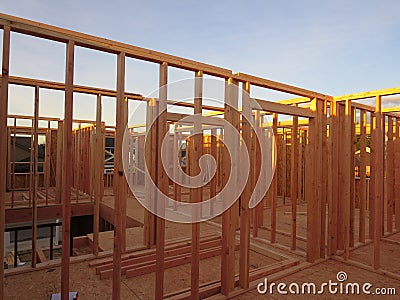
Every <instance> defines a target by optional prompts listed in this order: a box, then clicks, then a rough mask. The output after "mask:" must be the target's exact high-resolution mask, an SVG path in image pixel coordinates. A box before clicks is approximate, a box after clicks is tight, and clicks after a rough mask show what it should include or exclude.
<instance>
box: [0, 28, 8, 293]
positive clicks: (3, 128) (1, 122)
mask: <svg viewBox="0 0 400 300" xmlns="http://www.w3.org/2000/svg"><path fill="white" fill-rule="evenodd" d="M9 65H10V27H9V26H4V27H3V61H2V72H1V76H2V77H1V98H0V100H1V101H0V141H6V140H7V112H8V72H9ZM0 147H1V150H0V172H1V173H0V199H1V200H0V257H1V260H3V257H4V229H5V201H4V199H5V198H6V178H7V151H6V148H5V147H6V143H0ZM0 298H1V299H4V268H3V267H0Z"/></svg>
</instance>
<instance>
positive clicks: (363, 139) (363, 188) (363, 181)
mask: <svg viewBox="0 0 400 300" xmlns="http://www.w3.org/2000/svg"><path fill="white" fill-rule="evenodd" d="M366 126H367V114H366V112H365V110H361V113H360V172H359V173H360V229H359V237H358V240H359V241H360V242H361V243H365V208H366V201H367V177H366V159H367V151H366V148H367V135H366Z"/></svg>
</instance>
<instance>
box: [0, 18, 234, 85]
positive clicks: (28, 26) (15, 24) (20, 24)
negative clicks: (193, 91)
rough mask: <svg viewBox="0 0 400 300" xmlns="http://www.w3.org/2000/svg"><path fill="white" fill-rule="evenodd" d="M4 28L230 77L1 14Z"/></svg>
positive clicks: (193, 63)
mask: <svg viewBox="0 0 400 300" xmlns="http://www.w3.org/2000/svg"><path fill="white" fill-rule="evenodd" d="M4 26H10V28H11V31H14V32H19V33H23V34H28V35H32V36H36V37H40V38H45V39H49V40H53V41H58V42H63V43H67V42H68V41H73V42H75V45H77V46H81V47H85V48H89V49H95V50H100V51H104V52H109V53H114V54H118V53H121V52H123V53H126V56H127V57H131V58H138V59H142V60H145V61H150V62H155V63H163V62H165V63H168V65H169V66H172V67H177V68H180V69H185V70H189V71H198V70H202V71H203V72H204V73H206V74H209V75H213V76H217V77H222V78H228V77H230V76H231V74H232V72H231V71H230V70H228V69H224V68H220V67H216V66H212V65H209V64H205V63H200V62H196V61H194V60H190V59H186V58H181V57H177V56H174V55H170V54H165V53H162V52H158V51H154V50H149V49H145V48H141V47H137V46H132V45H128V44H125V43H121V42H117V41H112V40H109V39H105V38H100V37H96V36H93V35H89V34H84V33H79V32H76V31H73V30H68V29H63V28H60V27H56V26H51V25H47V24H43V23H39V22H35V21H31V20H27V19H23V18H18V17H15V16H11V15H7V14H1V13H0V28H4Z"/></svg>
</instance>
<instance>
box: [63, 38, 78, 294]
mask: <svg viewBox="0 0 400 300" xmlns="http://www.w3.org/2000/svg"><path fill="white" fill-rule="evenodd" d="M74 50H75V43H74V42H73V41H68V43H67V58H66V75H65V109H64V129H63V157H64V159H63V164H62V190H61V195H62V199H61V200H62V203H63V206H62V258H61V299H62V300H68V299H69V264H70V251H71V241H70V237H71V185H72V166H71V164H70V162H69V160H68V159H65V158H67V157H71V153H72V110H73V98H74Z"/></svg>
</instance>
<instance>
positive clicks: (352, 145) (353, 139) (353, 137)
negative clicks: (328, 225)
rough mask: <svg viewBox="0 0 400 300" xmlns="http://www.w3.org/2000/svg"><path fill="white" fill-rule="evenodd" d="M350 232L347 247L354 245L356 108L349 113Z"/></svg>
mask: <svg viewBox="0 0 400 300" xmlns="http://www.w3.org/2000/svg"><path fill="white" fill-rule="evenodd" d="M350 118H351V123H350V171H349V172H350V227H349V228H350V234H349V247H351V248H352V247H354V231H355V224H354V223H355V210H356V202H355V201H356V198H355V196H356V195H355V184H356V183H355V176H354V162H355V154H354V153H355V143H356V127H355V126H356V124H355V122H356V110H355V108H354V107H352V108H351V113H350Z"/></svg>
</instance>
